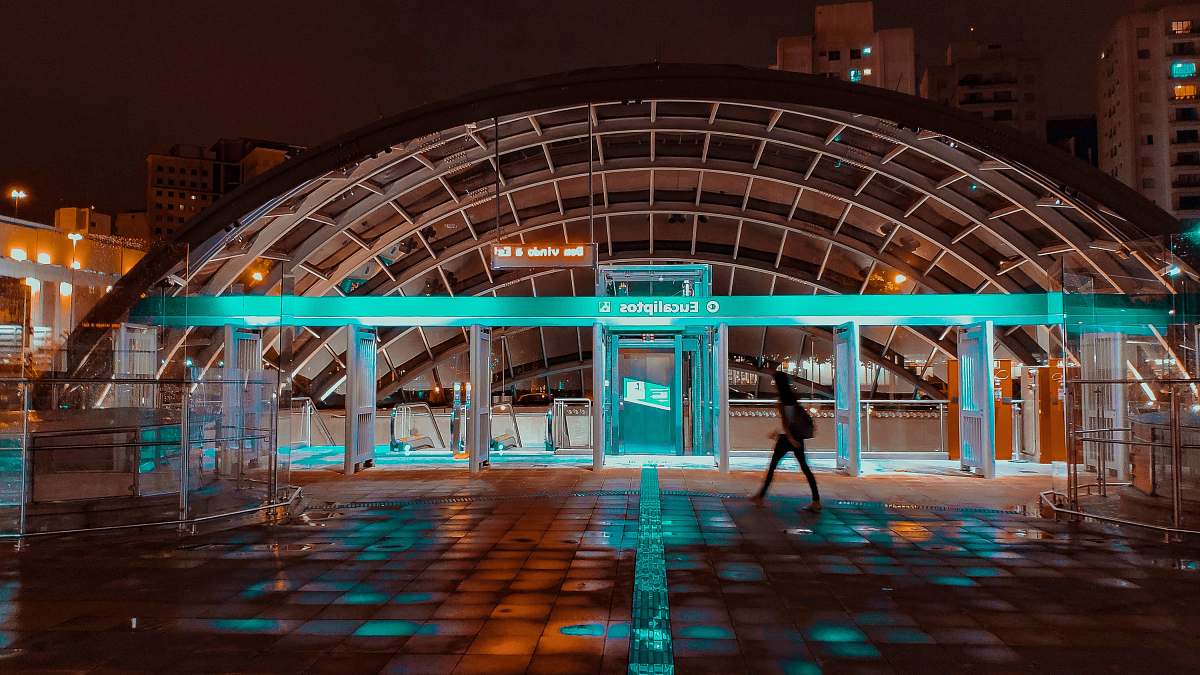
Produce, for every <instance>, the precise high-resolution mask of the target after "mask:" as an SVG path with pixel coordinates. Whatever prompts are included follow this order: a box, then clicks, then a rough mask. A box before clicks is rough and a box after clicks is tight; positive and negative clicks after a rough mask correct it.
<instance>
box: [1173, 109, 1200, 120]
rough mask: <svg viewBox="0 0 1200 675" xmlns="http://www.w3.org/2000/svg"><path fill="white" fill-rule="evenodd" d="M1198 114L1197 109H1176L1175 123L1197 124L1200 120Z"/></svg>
mask: <svg viewBox="0 0 1200 675" xmlns="http://www.w3.org/2000/svg"><path fill="white" fill-rule="evenodd" d="M1196 112H1197V111H1196V109H1195V108H1176V109H1175V121H1176V122H1195V121H1196V120H1200V116H1198V115H1197V114H1196Z"/></svg>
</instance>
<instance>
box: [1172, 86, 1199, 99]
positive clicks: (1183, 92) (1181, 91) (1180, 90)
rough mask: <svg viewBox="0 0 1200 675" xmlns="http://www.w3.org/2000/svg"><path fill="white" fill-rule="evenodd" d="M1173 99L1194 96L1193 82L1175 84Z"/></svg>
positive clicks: (1194, 87)
mask: <svg viewBox="0 0 1200 675" xmlns="http://www.w3.org/2000/svg"><path fill="white" fill-rule="evenodd" d="M1173 92H1174V95H1175V100H1177V101H1179V100H1183V99H1192V98H1196V85H1194V84H1177V85H1175V87H1174V88H1173Z"/></svg>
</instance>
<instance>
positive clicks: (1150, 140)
mask: <svg viewBox="0 0 1200 675" xmlns="http://www.w3.org/2000/svg"><path fill="white" fill-rule="evenodd" d="M1144 144H1145V145H1154V134H1146V140H1145V141H1144Z"/></svg>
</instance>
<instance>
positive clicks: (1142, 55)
mask: <svg viewBox="0 0 1200 675" xmlns="http://www.w3.org/2000/svg"><path fill="white" fill-rule="evenodd" d="M1138 58H1139V59H1149V58H1150V50H1149V49H1139V50H1138Z"/></svg>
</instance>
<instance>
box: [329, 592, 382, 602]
mask: <svg viewBox="0 0 1200 675" xmlns="http://www.w3.org/2000/svg"><path fill="white" fill-rule="evenodd" d="M387 601H388V596H387V594H386V593H371V592H367V591H355V592H352V593H347V594H345V595H343V596H342V597H340V598H338V599H337V604H339V605H382V604H383V603H385V602H387Z"/></svg>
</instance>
